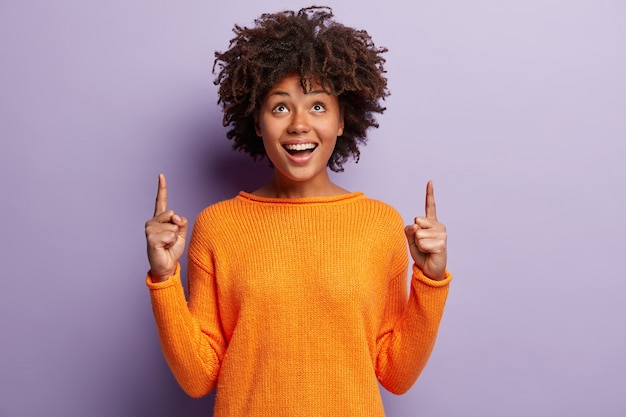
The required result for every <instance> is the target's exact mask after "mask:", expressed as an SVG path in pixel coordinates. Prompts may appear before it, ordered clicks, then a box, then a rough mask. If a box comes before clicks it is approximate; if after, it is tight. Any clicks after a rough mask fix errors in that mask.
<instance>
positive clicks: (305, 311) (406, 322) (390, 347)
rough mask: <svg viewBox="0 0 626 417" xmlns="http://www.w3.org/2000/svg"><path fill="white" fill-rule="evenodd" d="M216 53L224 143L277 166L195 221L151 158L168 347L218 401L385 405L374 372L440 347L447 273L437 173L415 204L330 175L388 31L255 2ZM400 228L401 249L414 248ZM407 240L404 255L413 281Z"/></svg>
mask: <svg viewBox="0 0 626 417" xmlns="http://www.w3.org/2000/svg"><path fill="white" fill-rule="evenodd" d="M235 34H236V36H235V38H234V39H233V40H232V42H231V45H230V48H229V50H228V51H226V52H224V53H217V54H216V57H217V59H216V65H217V67H218V68H219V71H218V76H217V79H216V83H217V84H219V96H220V102H221V104H222V106H223V109H224V124H225V125H226V126H230V127H231V129H230V130H229V132H228V137H229V138H230V139H232V140H233V141H234V142H233V146H234V148H235V149H238V150H240V151H244V152H247V153H249V154H250V155H251V156H252V157H253V158H255V159H258V158H268V159H269V161H270V163H271V164H272V166H273V170H274V175H273V178H272V180H271V181H270V182H269V183H268V184H266V185H265V186H263V187H261V188H260V189H258V190H255V191H252V192H245V191H241V192H240V193H239V194H238V195H237V196H235V197H233V198H231V199H229V200H226V201H222V202H219V203H217V204H214V205H212V206H210V207H207V208H206V209H205V210H203V211H202V213H200V215H199V216H198V217H197V219H196V222H195V224H194V228H193V233H192V235H191V240H190V242H189V247H188V296H189V300H186V298H185V293H184V290H183V287H182V284H181V278H180V267H179V259H180V257H181V256H182V254H183V252H184V249H185V244H186V235H187V226H188V221H187V219H185V218H184V217H182V216H180V215H178V214H176V213H175V212H174V211H172V210H168V209H167V196H166V193H167V188H166V183H165V177H164V176H163V175H161V176H159V189H158V193H157V199H156V206H155V213H154V217H153V218H152V219H151V220H149V221H148V222H147V223H146V237H147V243H148V259H149V262H150V273H149V276H148V278H147V281H146V282H147V285H148V287H149V288H150V294H151V297H152V304H153V309H154V315H155V320H156V323H157V328H158V331H159V336H160V340H161V345H162V348H163V352H164V355H165V357H166V359H167V361H168V364H169V366H170V367H171V369H172V371H173V373H174V375H175V376H176V378H177V380H178V382H179V383H180V385H181V386H182V387H183V389H185V390H186V392H187V393H188V394H189V395H191V396H194V397H198V396H203V395H205V394H207V393H209V392H210V391H211V390H212V389H213V388H214V387H216V386H217V395H216V401H215V410H214V416H216V417H221V416H229V417H233V416H242V417H243V416H245V417H251V416H307V415H311V416H338V415H340V416H383V415H384V411H383V405H382V401H381V396H380V392H379V386H378V382H380V383H381V384H382V385H383V386H384V387H385V388H386V389H388V390H389V391H391V392H394V393H397V394H400V393H403V392H405V391H406V390H408V389H409V388H410V387H411V386H412V384H413V383H414V382H415V380H416V378H417V377H418V375H419V373H420V372H421V370H422V369H423V367H424V366H425V365H426V362H427V360H428V358H429V355H430V353H431V351H432V349H433V346H434V343H435V338H436V335H437V330H438V327H439V322H440V319H441V316H442V314H443V309H444V304H445V300H446V296H447V291H448V284H449V282H450V280H451V276H450V274H449V273H448V271H447V270H446V256H447V252H446V230H445V226H444V225H443V224H441V223H439V222H438V220H437V214H436V208H435V198H434V194H433V186H432V183H431V182H429V183H428V184H427V187H426V204H425V209H426V211H425V216H423V217H416V218H415V219H414V222H413V224H411V225H409V226H406V227H404V226H403V221H402V218H401V216H400V215H399V213H398V212H397V211H396V210H395V209H394V208H392V207H391V206H389V205H387V204H385V203H383V202H380V201H377V200H373V199H370V198H368V197H366V196H365V195H364V194H363V193H362V192H350V191H347V190H345V189H343V188H342V187H340V186H338V185H337V184H335V183H333V182H332V181H331V179H330V177H329V172H328V170H329V169H331V170H334V171H341V170H343V163H344V162H346V161H347V160H348V159H349V158H350V157H354V158H356V159H357V160H358V157H359V148H358V145H359V144H363V143H365V141H366V135H365V133H366V130H367V129H368V128H370V127H376V126H377V125H376V122H375V119H374V114H375V113H382V112H383V111H384V108H383V107H382V106H381V105H380V101H381V100H382V99H383V98H384V97H385V96H386V95H388V92H387V88H386V78H385V77H384V72H385V71H384V68H383V64H384V62H385V61H384V59H383V58H382V54H383V53H384V52H385V51H386V49H384V48H377V47H376V46H375V45H374V43H373V42H372V40H371V38H370V36H369V35H368V34H367V33H366V32H365V31H359V30H356V29H353V28H349V27H346V26H344V25H342V24H340V23H337V22H336V21H334V20H333V19H332V13H331V11H330V9H328V8H323V7H310V8H306V9H302V10H300V11H299V12H292V11H285V12H280V13H275V14H264V15H262V16H261V17H260V18H259V19H257V20H256V21H255V25H254V26H253V27H250V28H247V27H240V26H235ZM407 241H408V247H409V248H408V250H407ZM408 253H410V254H411V257H412V259H413V268H412V272H413V273H412V277H411V286H410V291H409V294H407V276H406V275H407V270H408V259H409V258H408Z"/></svg>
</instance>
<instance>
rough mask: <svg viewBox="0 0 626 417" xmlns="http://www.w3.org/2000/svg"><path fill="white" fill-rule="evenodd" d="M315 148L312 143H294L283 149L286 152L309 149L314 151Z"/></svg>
mask: <svg viewBox="0 0 626 417" xmlns="http://www.w3.org/2000/svg"><path fill="white" fill-rule="evenodd" d="M316 146H317V145H315V144H314V143H294V144H289V145H285V149H287V150H288V151H306V150H309V149H315V147H316Z"/></svg>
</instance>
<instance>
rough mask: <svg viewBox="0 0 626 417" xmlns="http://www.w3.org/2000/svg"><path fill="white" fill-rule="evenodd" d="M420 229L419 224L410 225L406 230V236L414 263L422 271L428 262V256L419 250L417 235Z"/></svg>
mask: <svg viewBox="0 0 626 417" xmlns="http://www.w3.org/2000/svg"><path fill="white" fill-rule="evenodd" d="M418 229H419V226H418V225H417V224H410V225H408V226H406V227H405V228H404V234H405V235H406V240H407V243H408V244H409V251H410V252H411V257H412V258H413V262H415V264H416V265H417V266H418V267H419V268H420V269H421V268H422V267H423V266H424V263H425V262H426V254H425V253H423V252H422V251H420V250H419V248H418V247H417V242H415V233H416V232H417V230H418Z"/></svg>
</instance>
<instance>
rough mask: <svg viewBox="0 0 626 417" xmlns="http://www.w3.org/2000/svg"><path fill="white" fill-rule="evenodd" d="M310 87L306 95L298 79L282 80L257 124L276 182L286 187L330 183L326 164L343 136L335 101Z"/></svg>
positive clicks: (321, 90) (263, 104)
mask: <svg viewBox="0 0 626 417" xmlns="http://www.w3.org/2000/svg"><path fill="white" fill-rule="evenodd" d="M312 87H313V88H311V91H309V92H306V93H305V92H304V91H303V90H302V85H301V84H300V76H299V75H289V76H287V77H285V78H284V79H283V80H281V81H280V82H278V83H277V84H276V85H275V86H274V87H273V88H272V89H271V90H270V91H269V93H268V94H267V96H266V97H265V99H264V101H263V103H262V105H261V108H260V111H259V115H258V119H257V123H256V133H257V135H259V136H260V137H261V138H262V139H263V145H264V147H265V151H266V153H267V156H268V157H269V159H270V160H271V161H272V164H273V165H274V175H275V179H276V180H278V181H283V182H285V181H286V182H287V183H288V184H289V185H306V184H317V185H322V186H323V185H324V182H328V183H330V180H329V177H328V170H327V163H328V160H329V159H330V156H331V155H332V153H333V150H334V148H335V143H336V142H337V136H341V135H342V134H343V117H342V116H341V112H340V110H339V101H338V100H337V97H336V96H334V95H332V94H329V93H327V92H326V91H324V90H323V89H322V88H321V86H319V85H317V84H314V85H313V86H312Z"/></svg>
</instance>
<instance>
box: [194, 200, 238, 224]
mask: <svg viewBox="0 0 626 417" xmlns="http://www.w3.org/2000/svg"><path fill="white" fill-rule="evenodd" d="M241 210H242V208H241V204H240V202H239V201H238V198H237V197H232V198H229V199H227V200H222V201H218V202H217V203H214V204H211V205H209V206H207V207H205V208H204V209H203V210H202V211H201V212H200V213H199V214H198V216H197V217H196V221H195V226H196V227H198V226H204V227H209V226H212V225H214V224H222V223H224V222H229V221H230V220H231V219H233V220H234V219H236V218H237V217H239V216H240V213H241Z"/></svg>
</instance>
